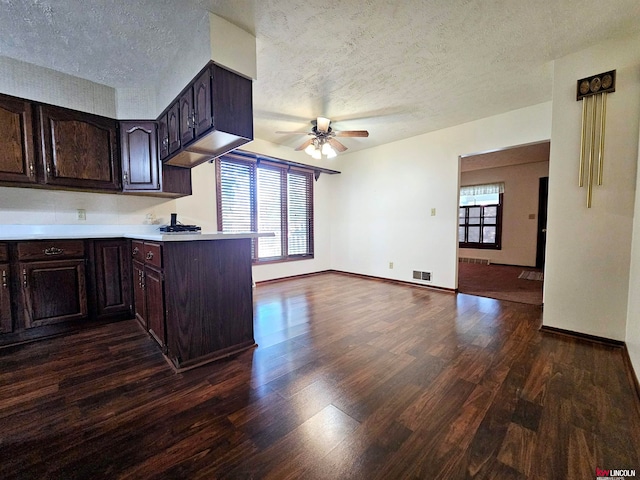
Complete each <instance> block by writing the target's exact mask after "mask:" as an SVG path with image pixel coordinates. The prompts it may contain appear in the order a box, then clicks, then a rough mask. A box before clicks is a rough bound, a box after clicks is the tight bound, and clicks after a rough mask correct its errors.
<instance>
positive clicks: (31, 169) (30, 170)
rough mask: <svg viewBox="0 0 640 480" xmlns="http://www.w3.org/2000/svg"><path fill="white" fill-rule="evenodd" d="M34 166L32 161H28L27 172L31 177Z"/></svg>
mask: <svg viewBox="0 0 640 480" xmlns="http://www.w3.org/2000/svg"><path fill="white" fill-rule="evenodd" d="M34 170H35V169H34V167H33V162H31V163H29V174H30V175H31V176H32V177H33V173H34Z"/></svg>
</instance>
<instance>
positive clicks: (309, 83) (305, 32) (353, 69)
mask: <svg viewBox="0 0 640 480" xmlns="http://www.w3.org/2000/svg"><path fill="white" fill-rule="evenodd" d="M0 8H1V9H2V11H1V14H0V31H2V35H0V55H3V56H7V57H12V58H16V59H19V60H23V61H26V62H29V63H34V64H37V65H41V66H45V67H49V68H53V69H55V70H59V71H61V72H65V73H69V74H72V75H76V76H79V77H82V78H86V79H89V80H93V81H96V82H99V83H103V84H106V85H110V86H114V87H139V86H150V85H153V84H154V83H156V82H157V81H158V79H159V78H161V76H162V75H163V74H166V72H167V71H171V69H170V66H171V65H172V64H174V62H175V61H176V59H177V58H179V55H180V50H181V49H183V48H188V46H189V45H191V44H192V43H193V41H194V38H193V37H194V36H193V31H194V29H197V28H201V26H202V24H203V23H202V22H205V21H206V18H207V17H206V12H207V11H210V12H212V13H215V14H217V15H219V16H221V17H223V18H225V19H227V20H229V21H231V22H232V23H234V24H236V25H238V26H240V27H241V28H243V29H245V30H247V31H249V32H251V33H253V34H254V35H255V36H256V38H257V55H258V80H257V81H256V82H255V84H254V112H255V131H256V137H258V138H262V139H265V140H269V141H274V142H277V143H282V144H285V145H288V146H291V147H295V146H296V145H298V144H299V143H300V137H296V136H292V135H275V134H274V133H273V132H275V131H276V130H301V131H302V130H306V129H308V128H309V127H310V125H309V120H311V119H313V118H315V117H317V116H318V115H323V116H327V117H329V118H331V119H332V120H334V125H333V126H334V127H335V128H336V129H367V130H369V131H370V133H371V135H370V137H369V138H365V139H363V138H348V139H345V141H344V143H345V145H347V146H348V147H349V148H351V149H354V150H355V149H359V148H366V147H369V146H373V145H378V144H381V143H387V142H390V141H393V140H398V139H401V138H406V137H410V136H414V135H417V134H420V133H425V132H429V131H433V130H438V129H441V128H444V127H448V126H452V125H457V124H460V123H464V122H468V121H472V120H475V119H478V118H482V117H486V116H490V115H494V114H498V113H502V112H506V111H509V110H513V109H516V108H521V107H525V106H528V105H533V104H536V103H540V102H544V101H548V100H550V99H551V75H552V66H551V61H552V60H553V59H555V58H559V57H562V56H564V55H567V54H569V53H572V52H575V51H578V50H581V49H583V48H586V47H588V46H590V45H593V44H595V43H599V42H601V41H603V40H606V39H609V38H615V37H620V36H624V35H629V34H633V33H637V32H638V31H640V2H638V0H610V1H609V2H606V3H605V4H603V3H602V1H595V0H581V1H576V0H528V1H526V2H525V1H518V0H475V1H474V0H411V1H404V2H394V1H383V0H364V1H359V2H355V1H344V0H339V1H338V0H325V1H323V2H320V3H318V2H315V3H314V2H308V1H302V0H227V1H217V0H131V1H125V0H88V1H79V0H0ZM594 73H597V72H594Z"/></svg>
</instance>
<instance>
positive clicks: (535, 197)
mask: <svg viewBox="0 0 640 480" xmlns="http://www.w3.org/2000/svg"><path fill="white" fill-rule="evenodd" d="M549 151H550V142H548V141H545V142H537V143H533V144H527V145H520V146H516V147H510V148H505V149H502V150H499V151H494V152H486V153H480V154H472V155H464V156H461V157H460V185H461V187H464V186H482V185H484V184H490V183H497V182H500V183H502V184H504V194H503V197H504V204H503V205H502V207H501V208H502V209H503V217H502V238H501V239H500V240H499V242H498V243H499V247H498V248H468V245H462V244H460V243H458V259H459V262H458V291H459V292H460V293H467V294H471V295H477V296H484V297H489V298H495V299H499V300H509V301H515V302H521V303H529V304H535V305H542V291H543V280H544V277H543V273H542V272H543V267H544V261H545V247H546V222H547V203H548V200H547V194H548V180H549ZM469 189H471V190H475V188H472V187H471V188H467V189H464V190H465V193H466V192H467V191H468V190H469ZM466 201H468V200H467V198H465V202H466ZM459 224H460V222H459ZM461 230H462V228H459V232H460V231H461ZM459 235H460V233H459ZM479 247H484V246H483V245H480V246H479Z"/></svg>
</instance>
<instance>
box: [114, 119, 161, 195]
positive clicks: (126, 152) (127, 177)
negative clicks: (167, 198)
mask: <svg viewBox="0 0 640 480" xmlns="http://www.w3.org/2000/svg"><path fill="white" fill-rule="evenodd" d="M156 130H157V127H156V124H155V122H120V152H121V159H122V189H123V190H124V191H125V192H138V191H151V190H160V176H159V170H158V151H157V148H156V145H157V143H158V140H157V132H156Z"/></svg>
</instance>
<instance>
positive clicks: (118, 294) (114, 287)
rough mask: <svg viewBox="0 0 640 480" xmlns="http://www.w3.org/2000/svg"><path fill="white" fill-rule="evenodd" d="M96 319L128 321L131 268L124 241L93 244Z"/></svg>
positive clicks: (127, 249) (96, 241)
mask: <svg viewBox="0 0 640 480" xmlns="http://www.w3.org/2000/svg"><path fill="white" fill-rule="evenodd" d="M93 247H94V248H93V249H94V268H95V290H96V316H97V318H106V317H112V318H115V317H122V318H125V317H126V318H130V317H131V313H132V312H131V265H130V262H129V242H128V241H127V240H125V239H116V240H95V241H94V242H93Z"/></svg>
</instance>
